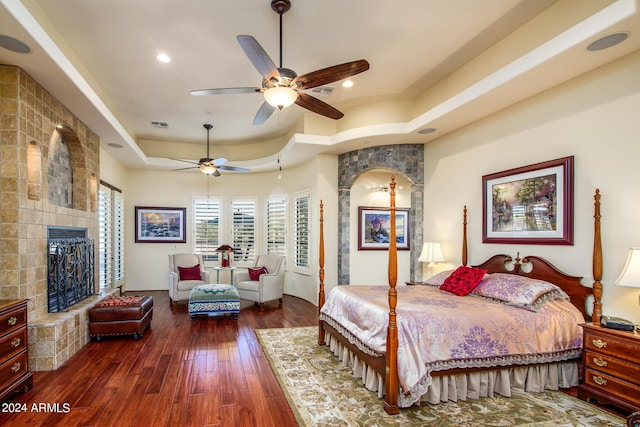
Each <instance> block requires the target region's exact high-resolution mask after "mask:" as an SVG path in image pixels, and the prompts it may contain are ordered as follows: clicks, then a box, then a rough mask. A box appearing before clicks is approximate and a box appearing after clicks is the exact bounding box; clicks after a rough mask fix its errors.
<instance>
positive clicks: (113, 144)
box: [107, 142, 123, 148]
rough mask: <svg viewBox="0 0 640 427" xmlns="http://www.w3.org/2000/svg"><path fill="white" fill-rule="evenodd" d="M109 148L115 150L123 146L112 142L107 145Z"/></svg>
mask: <svg viewBox="0 0 640 427" xmlns="http://www.w3.org/2000/svg"><path fill="white" fill-rule="evenodd" d="M107 145H108V146H109V147H113V148H122V147H123V146H122V145H120V144H116V143H115V142H110V143H108V144H107Z"/></svg>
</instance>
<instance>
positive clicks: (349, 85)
mask: <svg viewBox="0 0 640 427" xmlns="http://www.w3.org/2000/svg"><path fill="white" fill-rule="evenodd" d="M351 86H353V81H351V80H345V81H343V82H342V87H351Z"/></svg>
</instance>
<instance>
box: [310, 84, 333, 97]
mask: <svg viewBox="0 0 640 427" xmlns="http://www.w3.org/2000/svg"><path fill="white" fill-rule="evenodd" d="M311 93H312V94H313V95H316V96H329V95H331V94H332V93H333V87H331V86H319V87H314V88H313V89H311Z"/></svg>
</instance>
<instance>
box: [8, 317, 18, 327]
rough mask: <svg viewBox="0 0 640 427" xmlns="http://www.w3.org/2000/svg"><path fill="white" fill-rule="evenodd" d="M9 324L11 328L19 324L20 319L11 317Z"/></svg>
mask: <svg viewBox="0 0 640 427" xmlns="http://www.w3.org/2000/svg"><path fill="white" fill-rule="evenodd" d="M7 323H9V326H13V325H15V324H16V323H18V318H17V317H16V316H11V317H10V318H9V320H8V321H7Z"/></svg>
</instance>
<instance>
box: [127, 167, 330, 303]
mask: <svg viewBox="0 0 640 427" xmlns="http://www.w3.org/2000/svg"><path fill="white" fill-rule="evenodd" d="M281 174H282V180H278V178H277V175H278V172H269V173H257V174H256V173H251V174H237V173H236V174H233V173H225V172H224V171H223V172H222V176H220V177H215V178H214V177H209V178H208V177H206V176H204V175H202V174H201V173H199V172H197V171H195V172H177V171H158V170H141V169H129V170H127V172H126V181H127V182H126V187H125V188H124V190H125V209H126V216H125V221H126V230H125V271H126V277H127V284H126V289H127V290H136V291H144V290H165V289H168V272H169V268H168V255H169V254H170V253H177V252H192V251H193V239H192V235H191V233H192V230H193V222H192V218H191V215H192V211H191V203H192V197H193V196H206V195H207V194H209V195H210V196H211V197H214V196H215V197H223V200H224V203H225V204H226V202H227V201H229V200H230V198H231V197H237V196H241V197H242V196H246V197H256V198H257V203H258V204H259V205H262V204H263V203H264V200H265V198H266V197H268V196H269V195H282V194H285V195H288V197H289V205H290V212H292V209H293V207H292V201H293V194H294V193H295V192H297V191H302V190H308V191H310V192H311V199H312V200H311V206H312V219H311V226H312V230H313V235H315V236H317V228H318V227H317V223H318V220H317V217H318V206H319V197H325V198H328V199H331V198H333V199H337V197H336V194H335V189H336V188H337V158H336V157H335V156H318V157H317V158H316V159H313V160H311V161H309V162H307V163H306V164H304V165H300V166H298V167H294V168H291V169H288V168H286V167H285V168H284V169H283V171H282V173H281ZM207 182H208V188H207ZM327 188H332V189H333V192H332V193H331V194H328V193H329V191H328V190H327ZM135 206H160V207H186V208H187V242H186V243H175V244H174V243H135ZM331 206H332V207H331V208H330V212H332V211H333V212H337V206H336V202H335V200H333V201H331ZM331 215H333V216H334V217H337V213H332V214H331ZM328 225H329V233H333V234H334V235H336V234H337V228H336V227H337V222H336V221H335V220H334V221H332V222H329V224H328ZM290 229H291V224H289V231H290ZM227 237H228V236H227ZM289 242H290V243H291V242H292V240H291V235H289ZM262 243H263V242H262V241H259V242H257V245H256V247H258V248H260V247H261V246H260V245H261V244H262ZM289 246H290V249H291V245H289ZM316 246H317V238H316V239H314V241H312V254H311V265H310V268H309V270H308V271H302V272H299V271H295V269H294V268H293V265H292V263H293V259H292V257H291V256H288V257H287V268H286V273H285V293H287V294H290V295H294V296H298V297H300V298H303V299H306V300H308V301H310V302H313V303H314V304H315V303H316V302H317V294H318V287H317V283H318V262H317V248H316ZM334 250H335V249H334ZM258 252H259V250H258ZM335 265H336V263H335V261H334V262H333V265H331V266H329V268H328V270H329V271H330V272H331V275H333V276H335V277H333V278H332V280H333V281H334V282H335V281H336V280H337V273H336V266H335ZM234 266H236V267H239V268H241V267H246V266H247V265H246V264H243V263H239V262H235V263H234ZM223 274H224V273H223ZM226 278H227V277H225V279H226ZM222 279H223V277H222V276H221V280H222Z"/></svg>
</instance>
